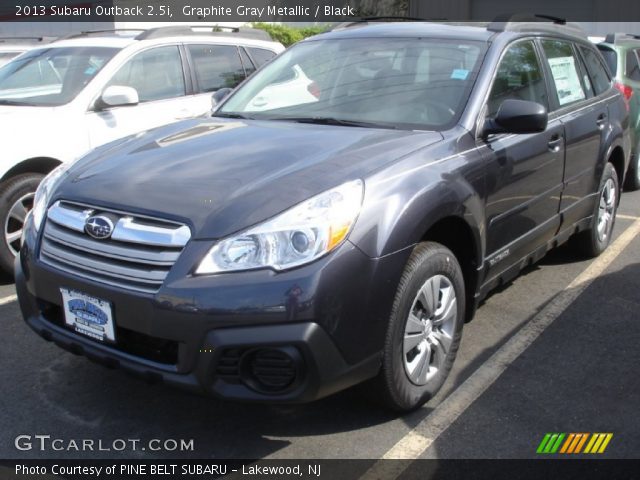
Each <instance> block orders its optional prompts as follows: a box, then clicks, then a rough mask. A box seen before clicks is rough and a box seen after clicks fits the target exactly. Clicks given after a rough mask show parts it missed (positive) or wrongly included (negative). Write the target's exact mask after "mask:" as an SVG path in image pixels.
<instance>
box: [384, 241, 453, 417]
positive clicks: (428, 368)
mask: <svg viewBox="0 0 640 480" xmlns="http://www.w3.org/2000/svg"><path fill="white" fill-rule="evenodd" d="M464 318H465V286H464V277H463V275H462V270H461V268H460V265H459V263H458V261H457V259H456V257H455V255H453V253H452V252H451V251H450V250H449V249H448V248H446V247H444V246H443V245H440V244H438V243H434V242H424V243H421V244H419V245H418V246H416V247H415V249H414V251H413V253H412V254H411V257H410V258H409V261H408V262H407V266H406V267H405V271H404V273H403V274H402V278H401V280H400V283H399V285H398V290H397V293H396V298H395V301H394V305H393V309H392V312H391V318H390V321H389V327H388V330H387V335H386V340H385V346H384V353H383V360H382V368H381V370H380V373H379V374H378V377H377V378H376V379H374V382H373V383H374V387H375V389H376V390H377V393H378V398H379V399H380V400H381V401H382V403H384V404H385V405H386V406H388V407H390V408H391V409H393V410H396V411H400V412H409V411H412V410H415V409H417V408H419V407H420V406H422V405H423V404H424V403H425V402H427V401H428V400H430V399H431V398H432V397H433V396H434V395H435V394H436V393H437V392H438V390H440V388H441V387H442V384H443V383H444V381H445V380H446V378H447V376H448V375H449V372H450V371H451V367H452V365H453V361H454V360H455V357H456V354H457V352H458V347H459V345H460V339H461V336H462V326H463V324H464Z"/></svg>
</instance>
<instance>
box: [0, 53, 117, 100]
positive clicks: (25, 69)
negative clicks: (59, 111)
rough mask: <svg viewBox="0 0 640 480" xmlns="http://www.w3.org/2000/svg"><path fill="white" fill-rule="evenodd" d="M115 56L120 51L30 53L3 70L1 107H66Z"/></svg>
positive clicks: (4, 66) (0, 76)
mask: <svg viewBox="0 0 640 480" xmlns="http://www.w3.org/2000/svg"><path fill="white" fill-rule="evenodd" d="M116 53H118V50H117V49H115V48H104V47H56V48H44V49H37V50H31V51H29V52H27V53H25V54H24V55H22V56H21V57H20V58H16V59H15V60H13V61H12V62H9V63H8V64H6V65H3V66H2V68H0V104H3V103H4V104H7V103H10V104H12V105H32V106H55V105H64V104H65V103H68V102H70V101H71V100H73V99H74V98H75V97H76V96H77V95H78V93H79V92H80V91H81V90H82V89H83V88H84V87H85V86H86V85H87V84H88V83H89V82H90V81H91V80H92V79H93V78H94V77H95V76H96V75H97V73H98V72H99V71H100V70H101V69H102V67H104V65H106V64H107V62H108V61H109V60H110V59H111V57H113V56H114V55H115V54H116Z"/></svg>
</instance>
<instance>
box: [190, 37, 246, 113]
mask: <svg viewBox="0 0 640 480" xmlns="http://www.w3.org/2000/svg"><path fill="white" fill-rule="evenodd" d="M185 49H186V51H187V53H188V55H189V63H190V66H191V72H192V74H193V79H194V85H193V87H194V96H193V98H192V99H191V100H190V102H191V104H190V105H191V107H190V108H191V109H192V111H193V113H194V114H195V115H203V114H205V113H208V112H210V111H211V106H212V104H211V101H212V94H213V93H214V92H216V91H217V90H219V89H221V88H235V87H237V86H238V85H239V84H240V82H242V81H243V80H244V79H245V78H246V77H247V76H248V75H250V74H251V72H253V70H255V68H254V67H253V65H252V64H251V61H250V60H249V58H248V57H246V54H245V59H244V62H243V58H242V56H241V53H244V52H241V50H240V49H239V48H238V47H237V46H235V45H215V44H186V45H185Z"/></svg>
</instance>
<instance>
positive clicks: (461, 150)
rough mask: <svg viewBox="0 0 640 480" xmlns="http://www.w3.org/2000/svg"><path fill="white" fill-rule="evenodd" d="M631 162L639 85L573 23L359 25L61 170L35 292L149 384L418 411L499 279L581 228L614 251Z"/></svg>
mask: <svg viewBox="0 0 640 480" xmlns="http://www.w3.org/2000/svg"><path fill="white" fill-rule="evenodd" d="M225 93H227V92H224V91H221V92H217V93H216V98H217V99H221V98H222V97H223V96H224V94H225ZM629 153H630V145H629V136H628V114H627V109H626V106H625V102H624V99H623V98H622V96H621V94H620V92H619V91H618V90H616V89H615V88H614V87H613V85H612V79H611V77H610V75H609V73H607V69H606V68H605V67H604V64H603V60H602V57H601V56H600V54H599V53H598V51H597V50H596V48H595V47H594V46H593V45H591V44H590V43H589V41H588V40H587V37H586V36H585V35H584V34H583V33H582V32H581V31H579V30H577V29H575V28H573V27H571V26H569V25H564V24H563V22H560V21H556V22H515V23H514V22H509V21H507V22H494V23H492V24H489V25H487V26H485V27H479V26H459V25H457V26H455V25H441V24H440V25H437V24H429V23H389V24H372V25H366V24H363V25H356V26H351V27H349V28H341V29H338V30H335V31H333V32H329V33H326V34H323V35H319V36H316V37H313V38H310V39H308V40H305V41H302V42H300V43H299V44H297V45H295V46H294V47H293V48H291V49H289V50H287V51H286V52H284V53H283V54H282V55H280V56H279V57H277V58H276V59H274V60H273V61H271V62H270V63H268V64H267V65H266V66H265V67H263V68H262V69H261V70H259V71H258V72H257V73H256V74H254V75H253V76H252V77H251V78H250V79H248V80H247V81H245V82H244V84H243V85H242V86H240V87H239V88H238V89H237V90H235V91H234V92H233V93H231V94H230V95H228V96H227V97H226V98H225V99H224V100H222V101H221V102H220V104H219V107H218V108H217V110H216V111H215V112H214V114H213V115H212V116H211V117H210V118H201V119H195V120H186V121H183V122H181V123H176V124H172V125H169V126H166V127H161V128H159V129H155V130H152V131H150V132H147V133H145V134H140V135H136V136H134V137H130V138H128V139H125V140H120V141H118V142H115V143H111V144H109V145H106V146H103V147H101V148H99V149H97V150H95V151H94V152H92V153H90V154H89V155H87V156H86V157H84V158H82V159H80V160H79V161H77V162H76V163H75V164H73V165H72V166H65V167H61V168H59V169H58V170H56V171H54V172H53V173H52V174H50V175H49V176H48V177H47V179H46V180H45V181H44V182H43V183H42V184H41V186H40V188H39V189H38V192H37V195H36V198H35V206H34V208H33V211H32V212H31V215H30V216H29V218H28V221H27V223H26V228H25V233H24V239H23V245H22V250H21V252H20V255H19V258H18V259H17V261H16V283H17V289H18V294H19V299H20V306H21V309H22V312H23V314H24V318H25V320H26V323H27V324H28V325H29V326H30V327H31V328H32V329H33V330H35V332H36V333H38V334H39V335H40V336H42V337H43V338H44V339H46V340H50V341H53V342H55V343H56V344H57V345H59V346H60V347H62V348H64V349H67V350H70V351H71V352H74V353H77V354H83V355H85V356H87V357H89V358H90V359H92V360H94V361H97V362H100V363H104V364H105V365H107V366H110V367H119V368H122V369H123V370H126V371H128V372H132V373H135V374H138V375H141V376H143V377H145V378H147V379H150V380H157V381H163V382H165V383H168V384H172V385H176V386H179V387H184V388H188V389H191V390H194V391H198V392H202V393H207V394H212V395H216V396H220V397H223V398H227V399H236V400H250V401H262V402H303V401H310V400H314V399H317V398H320V397H323V396H326V395H330V394H332V393H334V392H336V391H339V390H342V389H345V388H347V387H350V386H352V385H355V384H359V383H362V382H369V384H370V388H368V390H367V391H368V392H370V396H371V397H374V398H377V399H379V400H380V401H382V402H383V403H385V404H386V405H388V406H390V407H392V408H394V409H396V410H400V411H408V410H412V409H415V408H417V407H419V406H420V405H422V404H423V403H424V402H426V401H427V400H429V399H430V398H432V397H433V396H434V394H435V393H436V392H437V391H438V389H439V388H440V387H441V386H442V384H443V382H444V381H445V379H446V378H447V375H448V374H449V372H450V370H451V367H452V364H453V362H454V359H455V356H456V351H457V350H458V346H459V344H460V338H461V334H462V328H463V325H464V323H465V321H468V320H470V319H471V318H472V317H473V315H474V311H475V309H476V307H477V305H478V303H479V301H480V300H481V299H482V298H483V296H485V295H486V294H487V292H489V291H490V290H491V289H492V288H494V287H495V286H497V285H499V284H503V283H505V282H507V281H509V279H511V278H512V277H514V276H515V275H517V274H518V272H519V271H520V270H521V269H522V268H523V267H525V266H526V265H529V264H531V263H532V262H536V261H537V260H539V259H540V258H541V257H543V256H544V255H545V253H546V252H547V251H549V250H550V249H551V248H553V247H555V246H557V245H559V244H561V243H563V242H565V241H567V240H571V241H572V242H574V243H575V245H576V248H580V249H581V250H582V251H583V252H584V253H585V254H587V255H591V256H595V255H598V254H599V253H601V252H602V251H603V250H604V249H605V248H607V245H608V244H609V242H610V239H611V232H612V229H613V225H614V221H615V215H616V208H617V205H618V200H619V193H620V185H621V184H622V181H623V177H624V173H625V172H626V171H627V164H628V159H629Z"/></svg>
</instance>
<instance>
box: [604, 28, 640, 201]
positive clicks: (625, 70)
mask: <svg viewBox="0 0 640 480" xmlns="http://www.w3.org/2000/svg"><path fill="white" fill-rule="evenodd" d="M598 50H600V53H601V54H602V56H603V57H604V59H605V60H606V62H607V65H608V66H609V69H610V70H611V73H612V74H613V76H614V78H615V85H616V88H617V89H618V90H620V91H621V92H622V94H623V95H624V98H625V101H626V102H627V106H628V108H629V114H630V119H631V122H630V123H631V162H630V163H629V172H628V174H627V181H626V184H625V186H626V187H627V189H629V190H638V189H640V35H631V34H626V33H611V34H609V35H607V36H606V37H605V39H604V42H601V43H599V44H598Z"/></svg>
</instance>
